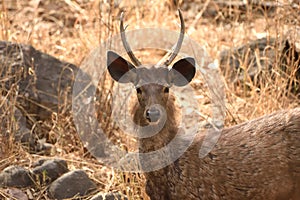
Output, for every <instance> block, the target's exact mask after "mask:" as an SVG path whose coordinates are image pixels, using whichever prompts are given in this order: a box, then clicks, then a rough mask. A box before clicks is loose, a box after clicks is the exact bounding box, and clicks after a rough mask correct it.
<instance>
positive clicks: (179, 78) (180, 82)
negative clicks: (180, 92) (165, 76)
mask: <svg viewBox="0 0 300 200" xmlns="http://www.w3.org/2000/svg"><path fill="white" fill-rule="evenodd" d="M195 73H196V67H195V59H194V58H192V57H187V58H183V59H181V60H179V61H177V62H176V63H175V64H174V65H173V67H172V69H171V70H170V72H169V80H170V82H171V83H173V84H174V85H176V86H185V85H187V84H188V83H189V82H191V80H192V79H193V78H194V76H195Z"/></svg>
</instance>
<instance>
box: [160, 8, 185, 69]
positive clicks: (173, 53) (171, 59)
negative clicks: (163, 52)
mask: <svg viewBox="0 0 300 200" xmlns="http://www.w3.org/2000/svg"><path fill="white" fill-rule="evenodd" d="M178 13H179V17H180V26H181V28H180V35H179V38H178V42H177V45H176V47H175V49H174V51H173V52H172V54H171V55H170V57H169V58H168V59H167V60H166V61H165V62H164V64H165V66H168V65H170V64H171V63H172V61H173V60H174V59H175V57H176V56H177V54H178V52H179V50H180V48H181V45H182V42H183V38H184V30H185V26H184V20H183V17H182V14H181V11H180V9H178Z"/></svg>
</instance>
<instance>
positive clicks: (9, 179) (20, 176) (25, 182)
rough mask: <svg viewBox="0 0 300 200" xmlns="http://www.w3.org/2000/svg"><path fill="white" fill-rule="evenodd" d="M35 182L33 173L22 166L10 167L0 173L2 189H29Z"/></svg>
mask: <svg viewBox="0 0 300 200" xmlns="http://www.w3.org/2000/svg"><path fill="white" fill-rule="evenodd" d="M33 180H34V179H33V175H32V173H31V172H30V171H29V170H27V169H25V168H23V167H20V166H9V167H7V168H5V169H4V170H3V171H2V172H1V173H0V187H18V188H23V187H29V186H33V185H34V181H33Z"/></svg>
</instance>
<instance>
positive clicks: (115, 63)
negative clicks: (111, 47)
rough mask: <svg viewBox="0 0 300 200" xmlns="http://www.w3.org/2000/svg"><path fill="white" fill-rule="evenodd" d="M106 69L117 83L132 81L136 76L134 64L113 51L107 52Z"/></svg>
mask: <svg viewBox="0 0 300 200" xmlns="http://www.w3.org/2000/svg"><path fill="white" fill-rule="evenodd" d="M107 69H108V71H109V74H110V76H111V77H112V78H113V79H114V80H115V81H117V82H119V83H130V82H132V83H134V82H135V79H136V77H137V76H136V72H135V70H133V69H135V67H134V65H132V64H131V63H130V62H128V61H127V60H125V59H124V58H122V57H121V56H119V55H118V54H117V53H115V52H113V51H108V52H107Z"/></svg>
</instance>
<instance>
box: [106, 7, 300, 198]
mask: <svg viewBox="0 0 300 200" xmlns="http://www.w3.org/2000/svg"><path fill="white" fill-rule="evenodd" d="M179 16H180V20H181V34H180V36H179V40H178V42H177V44H176V48H175V50H174V51H173V53H172V54H171V56H170V58H169V59H167V61H166V62H164V64H162V65H161V66H155V65H154V66H152V67H150V68H145V67H141V66H140V65H141V63H140V61H139V60H138V59H137V58H136V57H135V55H134V54H133V52H132V50H131V49H130V47H129V45H128V43H127V41H126V37H125V29H124V26H123V16H121V23H120V31H121V37H122V41H123V45H124V47H125V49H126V50H127V53H128V55H129V57H130V58H131V60H132V61H133V63H134V64H131V63H130V62H129V61H127V60H125V59H124V58H122V57H121V56H119V55H118V54H116V53H114V52H112V51H108V53H107V67H108V71H109V73H110V75H111V77H112V78H113V79H114V80H115V81H117V82H120V83H132V84H134V85H135V87H136V92H137V99H138V101H137V102H135V106H134V110H133V120H134V122H135V123H137V124H138V125H140V126H142V127H143V126H151V127H153V128H155V127H156V126H159V124H160V121H162V119H161V118H163V117H166V119H165V120H164V122H165V123H164V125H163V127H162V129H161V130H160V131H159V132H158V133H157V134H155V135H153V136H151V137H144V138H140V139H139V151H140V152H141V153H145V152H151V151H155V150H157V149H160V148H162V147H163V146H165V145H167V144H168V143H169V142H170V141H171V140H172V139H173V138H174V135H175V134H176V133H177V131H178V123H177V122H176V115H177V113H176V112H177V110H176V107H175V104H174V98H173V96H171V95H169V89H170V87H171V86H172V85H175V86H179V87H180V86H184V85H186V84H188V83H189V82H190V81H191V80H192V79H193V77H194V75H195V69H196V68H195V60H194V59H193V58H191V57H188V58H183V59H180V60H179V61H177V62H176V63H175V64H174V65H173V67H172V68H171V69H170V70H169V69H168V68H167V66H168V65H169V64H170V63H171V62H172V61H173V60H174V58H175V57H176V55H177V54H178V52H179V49H180V47H181V44H182V41H183V37H184V21H183V18H182V15H181V13H180V11H179ZM175 71H176V73H175ZM178 74H180V75H178ZM180 76H181V77H180ZM182 77H184V78H182ZM155 80H159V81H155ZM141 82H145V83H147V82H148V83H149V84H144V85H143V84H140V83H141ZM156 82H158V83H160V84H156ZM161 108H164V109H165V112H166V116H164V115H163V112H162V110H161ZM203 139H204V136H203V134H200V133H199V134H197V135H196V137H195V139H194V140H193V142H192V144H191V145H190V146H189V147H188V149H187V150H186V151H185V152H184V154H183V155H182V156H181V157H180V158H179V159H177V160H176V161H175V162H173V163H172V164H170V165H168V166H166V167H164V168H162V169H159V170H155V171H150V172H145V177H146V181H147V183H146V192H147V194H148V195H149V196H150V198H151V199H155V200H156V199H165V200H166V199H174V200H175V199H231V200H232V199H239V200H240V199H265V200H266V199H295V200H296V199H300V108H295V109H291V110H284V111H279V112H276V113H273V114H270V115H266V116H263V117H260V118H258V119H254V120H251V121H248V122H245V123H242V124H239V125H236V126H233V127H230V128H224V129H223V130H222V131H221V136H220V138H219V140H218V142H217V143H216V145H215V146H214V148H213V149H212V151H211V152H210V153H209V154H208V155H207V156H206V157H204V158H199V156H198V155H199V150H200V147H201V144H202V142H203Z"/></svg>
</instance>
